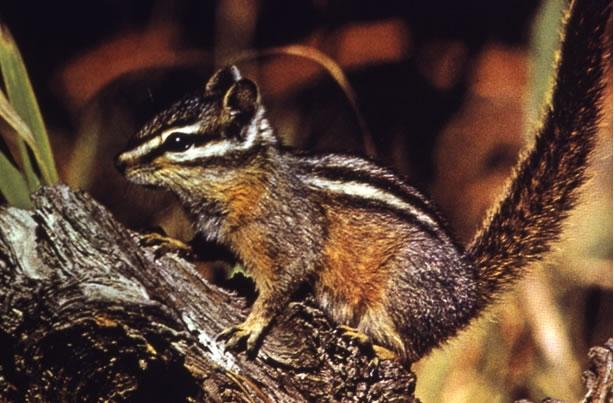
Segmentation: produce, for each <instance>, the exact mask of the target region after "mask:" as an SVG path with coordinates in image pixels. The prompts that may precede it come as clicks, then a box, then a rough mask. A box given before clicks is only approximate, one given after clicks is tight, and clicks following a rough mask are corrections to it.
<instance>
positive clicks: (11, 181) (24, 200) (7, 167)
mask: <svg viewBox="0 0 614 403" xmlns="http://www.w3.org/2000/svg"><path fill="white" fill-rule="evenodd" d="M0 172H1V174H0V193H2V195H3V196H4V198H5V199H6V201H7V202H8V203H9V204H10V205H12V206H15V207H19V208H27V209H29V208H31V207H32V203H31V201H30V196H29V195H30V191H29V189H28V184H27V183H26V180H25V179H24V177H23V175H22V174H21V172H19V170H17V168H15V166H14V165H13V164H12V163H11V161H9V160H8V158H7V157H6V156H5V155H4V154H2V153H0Z"/></svg>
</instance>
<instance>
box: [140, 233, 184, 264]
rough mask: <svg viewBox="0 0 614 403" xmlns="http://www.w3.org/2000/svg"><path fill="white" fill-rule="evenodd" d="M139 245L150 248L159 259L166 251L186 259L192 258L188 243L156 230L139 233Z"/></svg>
mask: <svg viewBox="0 0 614 403" xmlns="http://www.w3.org/2000/svg"><path fill="white" fill-rule="evenodd" d="M139 245H140V246H143V247H149V248H152V249H153V250H154V256H155V257H156V259H159V258H160V257H162V256H163V255H165V254H167V253H175V254H177V255H178V256H180V257H182V258H184V259H187V260H192V259H193V258H194V256H193V252H192V248H191V247H190V246H189V245H186V244H185V243H183V242H182V241H180V240H178V239H174V238H171V237H168V236H166V235H165V234H160V233H158V232H149V233H146V234H143V235H141V238H140V239H139Z"/></svg>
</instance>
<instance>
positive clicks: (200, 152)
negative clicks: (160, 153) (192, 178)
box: [166, 140, 234, 162]
mask: <svg viewBox="0 0 614 403" xmlns="http://www.w3.org/2000/svg"><path fill="white" fill-rule="evenodd" d="M233 146H234V144H233V143H231V142H230V141H228V140H221V141H214V142H210V143H207V144H205V145H202V146H200V147H190V148H188V149H187V150H186V151H183V152H178V153H168V154H167V156H166V158H168V159H169V160H171V161H178V162H181V161H191V160H197V159H200V158H208V157H218V156H221V155H224V154H226V153H228V151H230V150H232V149H233V148H234V147H233Z"/></svg>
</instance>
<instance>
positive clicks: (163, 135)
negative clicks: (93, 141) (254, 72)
mask: <svg viewBox="0 0 614 403" xmlns="http://www.w3.org/2000/svg"><path fill="white" fill-rule="evenodd" d="M276 144H277V139H276V138H275V136H274V134H273V132H272V130H271V128H270V126H269V124H268V122H267V120H266V118H265V117H264V108H263V107H262V105H261V103H260V94H259V91H258V87H257V86H256V84H254V82H252V81H250V80H248V79H245V78H242V77H241V74H240V72H239V70H238V69H237V68H236V67H235V66H229V67H225V68H222V69H220V70H218V71H217V72H216V73H215V74H214V75H213V76H212V77H211V78H210V79H209V81H208V82H207V84H206V87H205V90H204V92H203V93H202V94H198V95H195V96H191V97H188V98H185V99H183V100H181V101H179V102H177V103H175V104H174V105H172V106H171V107H170V108H168V109H166V110H164V111H163V112H161V113H159V114H158V115H157V116H155V117H154V118H153V119H152V120H151V121H150V122H149V123H147V124H146V125H145V126H144V127H143V128H142V129H141V130H140V131H139V132H138V133H137V135H136V136H135V137H134V139H133V140H132V142H131V144H130V145H129V146H128V149H127V150H126V151H124V152H122V153H121V154H119V155H118V156H117V157H116V158H115V166H116V167H117V169H118V170H119V171H120V172H121V173H122V174H124V175H125V176H126V177H127V178H128V179H129V180H130V181H132V182H135V183H139V184H142V185H151V186H156V187H162V188H166V189H168V190H171V191H174V192H175V193H177V194H179V195H180V196H182V195H184V194H191V193H193V192H194V191H195V189H198V188H201V189H202V187H203V186H208V185H215V184H220V183H222V182H224V181H225V180H227V179H228V180H230V179H231V178H230V176H232V173H233V171H236V170H234V169H233V168H240V167H241V166H243V165H246V164H248V163H249V162H250V161H251V159H253V158H254V156H255V155H256V154H257V153H258V152H259V151H262V150H263V149H266V148H267V147H268V148H271V147H275V146H276Z"/></svg>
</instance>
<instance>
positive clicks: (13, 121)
mask: <svg viewBox="0 0 614 403" xmlns="http://www.w3.org/2000/svg"><path fill="white" fill-rule="evenodd" d="M0 118H2V119H3V120H4V121H5V122H6V123H7V124H8V125H9V127H10V128H11V129H13V130H3V131H2V133H1V134H3V135H4V140H5V141H6V142H7V143H9V144H16V143H17V142H18V140H19V139H21V140H23V141H24V142H25V143H26V144H27V145H28V147H30V149H31V150H32V153H33V154H34V157H35V158H36V162H37V163H38V165H39V167H41V168H40V169H41V171H42V170H44V169H46V166H45V164H44V162H43V160H42V157H41V154H40V150H39V149H38V144H36V142H35V141H34V137H33V136H32V132H31V131H30V128H29V127H28V125H26V123H25V122H24V121H23V120H22V119H21V117H20V116H19V114H18V113H17V111H16V110H15V109H14V108H13V106H12V105H11V104H10V103H9V101H8V99H7V98H6V95H4V92H2V91H1V90H0ZM44 176H45V173H43V177H44Z"/></svg>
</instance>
